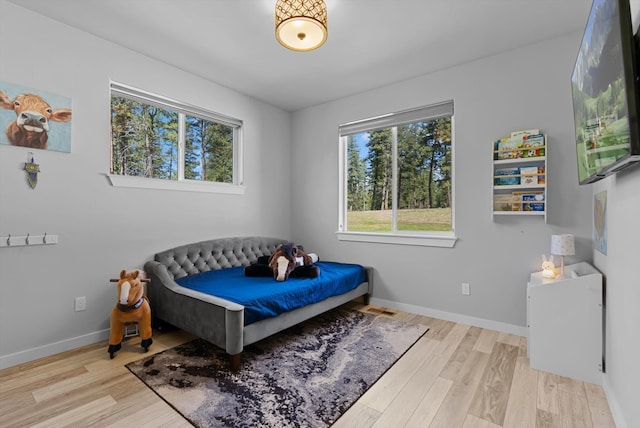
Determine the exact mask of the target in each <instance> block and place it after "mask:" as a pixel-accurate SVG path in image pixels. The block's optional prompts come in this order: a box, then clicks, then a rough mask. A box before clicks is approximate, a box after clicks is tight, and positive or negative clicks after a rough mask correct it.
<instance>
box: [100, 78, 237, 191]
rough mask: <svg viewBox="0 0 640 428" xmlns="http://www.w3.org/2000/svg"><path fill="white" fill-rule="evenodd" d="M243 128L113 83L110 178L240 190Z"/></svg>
mask: <svg viewBox="0 0 640 428" xmlns="http://www.w3.org/2000/svg"><path fill="white" fill-rule="evenodd" d="M241 130H242V121H240V120H238V119H233V118H230V117H227V116H223V115H220V114H218V113H214V112H211V111H207V110H204V109H201V108H198V107H195V106H191V105H187V104H184V103H181V102H177V101H174V100H170V99H167V98H163V97H160V96H157V95H153V94H150V93H147V92H143V91H141V90H138V89H135V88H131V87H128V86H124V85H121V84H117V83H113V82H112V83H111V168H110V176H109V178H110V180H111V182H112V184H113V185H116V186H127V187H144V188H164V189H176V190H192V191H204V192H222V193H243V191H244V188H243V185H242V184H243V183H242V164H241V159H242V157H241V147H242V145H241V143H242V141H241ZM145 179H146V180H145Z"/></svg>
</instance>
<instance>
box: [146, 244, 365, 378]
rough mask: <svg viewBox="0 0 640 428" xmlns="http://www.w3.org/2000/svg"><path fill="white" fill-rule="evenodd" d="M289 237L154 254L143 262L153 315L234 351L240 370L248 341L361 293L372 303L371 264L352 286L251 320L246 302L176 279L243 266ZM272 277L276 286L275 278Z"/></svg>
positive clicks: (187, 247)
mask: <svg viewBox="0 0 640 428" xmlns="http://www.w3.org/2000/svg"><path fill="white" fill-rule="evenodd" d="M284 242H287V241H286V240H284V239H278V238H266V237H235V238H220V239H212V240H208V241H202V242H196V243H192V244H188V245H183V246H180V247H176V248H172V249H170V250H166V251H163V252H160V253H157V254H156V255H155V258H154V260H153V261H149V262H147V263H146V264H145V266H144V268H145V271H146V272H147V275H148V277H149V279H150V280H151V282H150V283H149V284H148V286H147V294H148V297H149V301H150V303H151V313H152V315H153V317H154V319H156V320H160V321H162V322H166V323H169V324H171V325H173V326H176V327H178V328H180V329H182V330H185V331H187V332H189V333H192V334H194V335H196V336H199V337H201V338H203V339H206V340H207V341H209V342H211V343H213V344H214V345H216V346H219V347H220V348H222V349H224V350H225V351H226V352H227V354H229V356H230V364H231V369H232V370H238V369H239V367H240V355H241V353H242V350H243V348H244V346H246V345H249V344H251V343H254V342H257V341H259V340H261V339H264V338H265V337H268V336H270V335H272V334H274V333H277V332H279V331H282V330H284V329H286V328H288V327H291V326H293V325H295V324H298V323H300V322H302V321H304V320H307V319H309V318H312V317H314V316H316V315H319V314H321V313H323V312H325V311H327V310H329V309H333V308H335V307H337V306H340V305H342V304H344V303H346V302H348V301H350V300H353V299H355V298H357V297H359V296H364V298H365V302H366V303H368V298H369V296H370V295H371V292H372V281H371V279H372V278H373V272H372V269H371V268H366V275H365V278H366V279H365V280H364V281H363V282H361V283H359V285H357V286H356V287H355V288H353V289H351V290H349V291H346V292H344V293H342V294H338V295H332V296H330V297H327V298H324V299H323V300H321V301H318V302H315V303H310V304H306V305H305V306H303V307H299V308H297V309H293V310H290V311H287V312H283V313H281V314H279V315H277V316H272V317H269V318H264V319H260V320H258V321H255V322H252V323H250V324H246V319H245V318H246V316H245V306H243V305H241V304H238V303H234V302H233V301H231V300H228V299H224V298H221V297H218V296H216V295H211V294H205V293H203V292H200V291H196V290H194V289H190V288H186V287H183V286H181V285H179V284H178V283H177V282H176V281H181V278H182V279H186V278H185V277H190V276H193V275H198V274H203V275H208V274H209V273H212V274H215V272H211V271H215V270H220V269H228V268H238V269H240V270H241V269H242V267H243V266H247V265H249V264H251V263H255V262H256V261H257V259H258V257H260V256H268V255H270V254H272V253H273V252H274V251H275V249H276V247H277V246H278V245H279V244H281V243H284ZM320 269H321V270H320V276H319V277H318V278H316V279H321V278H322V277H323V275H322V272H323V271H322V267H321V268H320ZM227 272H231V271H227ZM225 273H226V272H225ZM325 276H327V275H325ZM260 279H261V280H266V278H260ZM269 280H270V281H272V284H274V286H275V284H276V283H275V280H273V279H272V278H269ZM288 281H291V279H289V280H288ZM303 281H310V280H306V279H305V280H303ZM358 282H359V281H358ZM320 286H322V285H320Z"/></svg>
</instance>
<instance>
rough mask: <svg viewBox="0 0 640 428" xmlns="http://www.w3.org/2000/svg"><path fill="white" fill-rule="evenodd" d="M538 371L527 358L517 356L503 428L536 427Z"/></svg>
mask: <svg viewBox="0 0 640 428" xmlns="http://www.w3.org/2000/svg"><path fill="white" fill-rule="evenodd" d="M518 355H520V353H518ZM538 373H539V372H538V371H537V370H534V369H532V368H531V366H530V364H529V359H528V358H526V357H518V358H517V360H516V368H515V370H514V372H513V381H512V383H511V391H510V393H509V402H508V403H507V410H506V412H505V416H504V424H503V427H504V428H536V410H537V405H536V395H537V393H538Z"/></svg>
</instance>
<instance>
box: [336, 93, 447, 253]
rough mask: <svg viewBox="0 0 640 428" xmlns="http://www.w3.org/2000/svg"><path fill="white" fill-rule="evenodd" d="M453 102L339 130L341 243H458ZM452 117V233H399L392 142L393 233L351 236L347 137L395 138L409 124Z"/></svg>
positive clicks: (359, 233)
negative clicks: (380, 134)
mask: <svg viewBox="0 0 640 428" xmlns="http://www.w3.org/2000/svg"><path fill="white" fill-rule="evenodd" d="M453 104H454V103H453V100H449V101H445V102H442V103H438V104H432V105H429V106H425V107H420V108H416V109H410V110H403V111H400V112H396V113H390V114H385V115H382V116H377V117H373V118H369V119H364V120H358V121H354V122H349V123H345V124H342V125H340V126H339V147H340V148H339V161H338V173H339V189H338V198H339V202H338V210H339V212H338V230H337V232H336V236H337V237H338V239H339V240H340V241H356V242H373V243H382V244H399V245H418V246H426V247H445V248H451V247H453V246H454V245H455V243H456V240H457V239H458V238H457V237H456V235H455V165H454V163H455V142H454V139H455V138H454V134H455V133H454V110H453ZM443 117H449V118H450V119H451V140H452V141H451V171H452V173H451V199H452V201H453V202H452V206H451V231H446V232H440V231H427V232H415V231H411V232H405V231H399V230H396V218H395V216H396V211H395V207H396V206H397V197H398V195H397V176H398V171H397V158H396V157H397V142H396V138H395V137H394V139H393V148H392V150H393V153H392V156H393V170H392V174H393V182H392V190H393V192H392V193H393V195H392V197H393V202H392V204H393V207H394V210H393V214H394V217H393V230H392V231H391V232H355V231H354V232H352V231H348V230H346V224H347V223H346V222H347V193H346V188H347V159H348V158H347V147H348V143H347V137H348V136H349V135H354V134H359V133H362V132H367V131H375V130H378V129H385V128H392V129H393V134H394V136H395V135H396V131H397V130H396V127H397V126H400V125H404V124H407V123H413V122H418V121H421V120H424V121H427V120H434V119H438V118H443Z"/></svg>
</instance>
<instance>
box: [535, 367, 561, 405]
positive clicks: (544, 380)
mask: <svg viewBox="0 0 640 428" xmlns="http://www.w3.org/2000/svg"><path fill="white" fill-rule="evenodd" d="M536 401H537V404H536V406H537V408H538V409H540V410H543V411H545V412H548V413H552V414H556V415H557V414H558V376H557V375H554V374H551V373H547V372H540V373H539V375H538V396H537V399H536Z"/></svg>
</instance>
